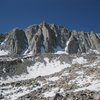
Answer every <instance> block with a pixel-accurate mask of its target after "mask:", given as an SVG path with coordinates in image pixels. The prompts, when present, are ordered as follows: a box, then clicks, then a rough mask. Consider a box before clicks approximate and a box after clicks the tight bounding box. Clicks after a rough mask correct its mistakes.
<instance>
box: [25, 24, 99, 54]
mask: <svg viewBox="0 0 100 100" xmlns="http://www.w3.org/2000/svg"><path fill="white" fill-rule="evenodd" d="M25 33H26V36H27V39H28V43H29V47H30V50H32V51H33V53H40V52H55V49H56V48H58V47H60V48H61V49H65V51H66V52H68V53H69V54H75V53H86V52H91V50H97V51H100V34H96V33H93V32H80V31H75V30H73V31H71V30H68V29H66V28H64V27H61V26H58V25H54V24H47V23H46V22H43V23H41V24H40V25H35V26H31V27H28V28H27V29H26V30H25Z"/></svg>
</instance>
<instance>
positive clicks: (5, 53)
mask: <svg viewBox="0 0 100 100" xmlns="http://www.w3.org/2000/svg"><path fill="white" fill-rule="evenodd" d="M8 54H9V51H4V50H0V56H3V55H8Z"/></svg>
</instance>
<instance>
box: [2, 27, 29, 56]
mask: <svg viewBox="0 0 100 100" xmlns="http://www.w3.org/2000/svg"><path fill="white" fill-rule="evenodd" d="M27 46H28V42H27V38H26V35H25V32H24V31H23V30H22V29H18V28H16V29H13V30H12V31H11V32H9V33H8V36H7V37H6V39H5V40H4V41H3V43H1V49H2V50H5V51H9V52H10V54H21V53H22V52H23V51H24V50H25V49H26V48H27Z"/></svg>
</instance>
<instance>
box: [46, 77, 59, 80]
mask: <svg viewBox="0 0 100 100" xmlns="http://www.w3.org/2000/svg"><path fill="white" fill-rule="evenodd" d="M48 80H49V81H57V80H59V77H51V78H49V79H48Z"/></svg>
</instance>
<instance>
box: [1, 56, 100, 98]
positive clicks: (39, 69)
mask: <svg viewBox="0 0 100 100" xmlns="http://www.w3.org/2000/svg"><path fill="white" fill-rule="evenodd" d="M36 59H37V58H36ZM43 59H44V62H39V61H37V62H36V63H35V64H34V65H33V66H27V72H28V73H27V74H26V73H23V74H22V75H20V76H17V75H16V76H13V77H12V78H11V77H9V76H8V77H7V79H6V80H4V79H3V78H2V77H1V79H0V93H1V94H2V95H3V96H4V100H6V99H8V100H9V99H10V100H19V98H21V97H22V96H23V97H24V96H27V95H28V94H29V93H32V94H33V95H34V96H35V94H37V95H38V97H42V98H45V99H48V98H52V97H55V96H56V94H57V93H59V94H61V95H63V96H65V93H66V92H67V93H71V92H73V93H77V92H81V91H87V90H89V91H94V92H100V67H98V66H100V58H97V59H96V60H94V61H92V63H91V62H88V60H87V59H85V58H84V57H83V56H82V57H76V56H74V57H73V58H72V65H71V64H68V63H66V62H61V61H60V60H58V59H53V60H50V59H49V58H47V57H45V58H43ZM3 71H4V73H6V72H5V69H3ZM3 84H5V85H3ZM34 96H33V97H34ZM23 97H22V98H23ZM45 99H44V100H45ZM22 100H23V99H22Z"/></svg>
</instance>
